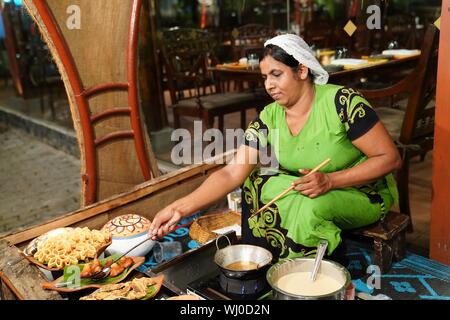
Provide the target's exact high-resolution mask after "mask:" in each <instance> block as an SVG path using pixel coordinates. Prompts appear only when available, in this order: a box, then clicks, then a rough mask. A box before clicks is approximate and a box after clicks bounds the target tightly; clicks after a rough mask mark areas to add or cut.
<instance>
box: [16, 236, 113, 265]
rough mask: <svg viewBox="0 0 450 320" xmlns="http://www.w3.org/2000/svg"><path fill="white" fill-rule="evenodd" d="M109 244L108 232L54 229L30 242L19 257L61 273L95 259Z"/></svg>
mask: <svg viewBox="0 0 450 320" xmlns="http://www.w3.org/2000/svg"><path fill="white" fill-rule="evenodd" d="M110 244H111V234H110V233H109V232H108V231H104V230H103V231H99V230H89V228H58V229H55V230H52V231H50V232H47V233H45V234H43V235H41V236H39V237H37V238H35V239H33V240H32V241H31V242H30V243H29V244H28V246H27V247H26V248H25V250H23V255H24V256H25V257H26V258H27V259H28V260H29V261H30V262H32V263H34V264H36V265H37V266H39V267H40V268H42V269H45V270H49V271H62V270H64V268H65V267H66V266H70V265H76V264H79V263H80V262H88V261H90V260H93V259H95V258H97V257H98V256H99V255H100V254H101V253H102V252H103V251H104V250H105V249H106V248H107V247H108V246H109V245H110Z"/></svg>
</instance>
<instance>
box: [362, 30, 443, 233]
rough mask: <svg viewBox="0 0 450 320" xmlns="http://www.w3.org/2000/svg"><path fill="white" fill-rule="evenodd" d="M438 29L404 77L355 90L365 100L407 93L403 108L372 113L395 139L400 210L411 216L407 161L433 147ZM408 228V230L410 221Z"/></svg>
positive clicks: (429, 34) (429, 33)
mask: <svg viewBox="0 0 450 320" xmlns="http://www.w3.org/2000/svg"><path fill="white" fill-rule="evenodd" d="M437 46H438V31H437V28H436V27H435V26H434V25H430V26H429V28H428V30H427V31H426V34H425V38H424V42H423V45H422V48H421V52H422V53H421V57H420V60H419V63H418V65H417V67H416V68H415V69H414V71H413V72H412V73H410V74H409V75H408V76H407V77H406V78H404V79H402V80H401V81H399V82H398V83H396V84H394V85H393V86H390V87H388V88H385V89H378V90H359V91H360V93H361V94H363V95H364V97H366V98H367V99H368V100H369V101H371V100H373V99H384V98H390V97H393V96H396V95H399V94H404V93H407V94H408V103H407V107H406V110H400V109H394V108H388V107H380V108H376V109H375V110H376V112H377V114H378V116H379V117H380V119H381V121H382V122H383V124H384V125H385V126H386V129H387V130H388V131H389V133H390V134H391V136H392V138H393V140H394V141H395V142H396V144H397V146H398V148H399V151H400V152H401V155H402V159H403V166H402V168H401V169H400V170H398V171H397V181H398V188H399V195H400V212H402V213H405V214H407V215H408V216H410V215H411V210H410V205H409V187H408V185H409V162H410V160H411V158H412V157H415V156H418V155H421V156H423V155H424V154H425V153H427V152H428V151H430V150H432V149H433V135H434V111H435V106H434V100H433V99H434V96H435V93H436V74H437ZM409 230H410V231H412V222H411V223H410V227H409Z"/></svg>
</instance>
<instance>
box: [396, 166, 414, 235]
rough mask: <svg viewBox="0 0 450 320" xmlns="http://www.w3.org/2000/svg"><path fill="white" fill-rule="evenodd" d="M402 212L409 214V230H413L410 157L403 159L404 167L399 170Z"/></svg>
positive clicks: (398, 179)
mask: <svg viewBox="0 0 450 320" xmlns="http://www.w3.org/2000/svg"><path fill="white" fill-rule="evenodd" d="M397 181H398V192H399V198H400V199H399V202H400V203H399V206H400V212H401V213H404V214H407V215H408V216H409V219H410V220H409V224H408V228H407V231H408V232H413V223H412V218H411V208H410V206H409V158H405V159H404V160H403V167H402V168H401V169H400V170H398V172H397Z"/></svg>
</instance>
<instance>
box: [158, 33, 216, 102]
mask: <svg viewBox="0 0 450 320" xmlns="http://www.w3.org/2000/svg"><path fill="white" fill-rule="evenodd" d="M159 40H160V44H161V51H160V53H161V59H162V61H163V62H164V71H165V72H164V73H165V78H166V80H167V87H168V89H169V91H170V97H171V100H172V104H175V103H177V102H178V101H179V100H181V99H184V98H191V97H196V96H201V95H205V94H207V93H210V92H214V91H215V87H214V86H213V85H212V84H213V80H212V77H211V74H210V73H209V72H208V70H207V68H208V66H209V65H210V64H211V63H215V62H216V58H215V43H214V38H213V36H212V35H211V34H210V33H208V32H206V31H203V30H198V29H190V28H176V29H170V30H167V31H164V32H162V33H161V34H160V39H159Z"/></svg>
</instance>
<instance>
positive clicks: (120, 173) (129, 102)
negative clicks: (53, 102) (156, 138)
mask: <svg viewBox="0 0 450 320" xmlns="http://www.w3.org/2000/svg"><path fill="white" fill-rule="evenodd" d="M24 3H25V5H26V8H27V10H28V12H29V13H30V15H31V16H32V17H33V19H34V20H35V21H36V24H37V25H38V27H39V29H40V31H41V34H42V37H43V38H44V40H45V42H46V43H47V45H48V47H49V49H50V52H51V53H52V56H53V59H54V60H55V62H56V64H57V66H58V69H59V72H60V74H61V76H62V80H63V81H64V84H65V87H66V89H67V95H68V100H69V104H70V108H71V113H72V117H73V122H74V128H75V132H76V135H77V139H78V143H79V146H80V153H81V179H82V192H81V195H82V199H81V200H82V201H81V202H82V205H83V206H86V205H90V204H93V203H95V202H97V201H100V200H103V199H106V198H108V197H111V196H113V195H115V194H118V193H122V192H126V191H129V190H131V189H133V188H134V187H135V186H136V185H138V184H140V183H143V182H145V181H148V180H151V179H152V178H156V177H159V176H160V172H159V169H158V164H157V162H156V157H155V154H154V153H153V149H152V146H151V142H150V138H149V136H148V134H147V133H146V132H145V126H144V123H143V118H142V114H141V106H140V105H139V96H138V77H137V65H138V63H137V62H138V61H137V48H138V26H139V17H140V12H141V5H142V1H141V0H133V1H127V2H126V3H125V2H124V3H123V5H122V4H121V10H119V11H117V8H116V7H115V6H105V5H104V3H101V2H97V1H84V2H83V1H82V2H80V3H78V6H79V7H80V10H81V12H90V13H93V14H92V15H87V16H89V18H87V19H86V20H83V27H82V28H81V29H80V30H77V31H75V32H74V31H73V30H72V29H69V28H68V26H67V25H66V23H65V20H64V19H63V20H60V19H58V17H64V16H66V15H67V13H66V11H67V8H68V6H69V5H70V4H71V0H59V1H57V2H55V1H46V0H39V1H37V0H28V1H25V2H24ZM94 13H97V14H94ZM99 17H101V19H100V18H99ZM113 26H114V32H111V30H112V28H113ZM92 30H95V32H92ZM69 44H70V46H69Z"/></svg>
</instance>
